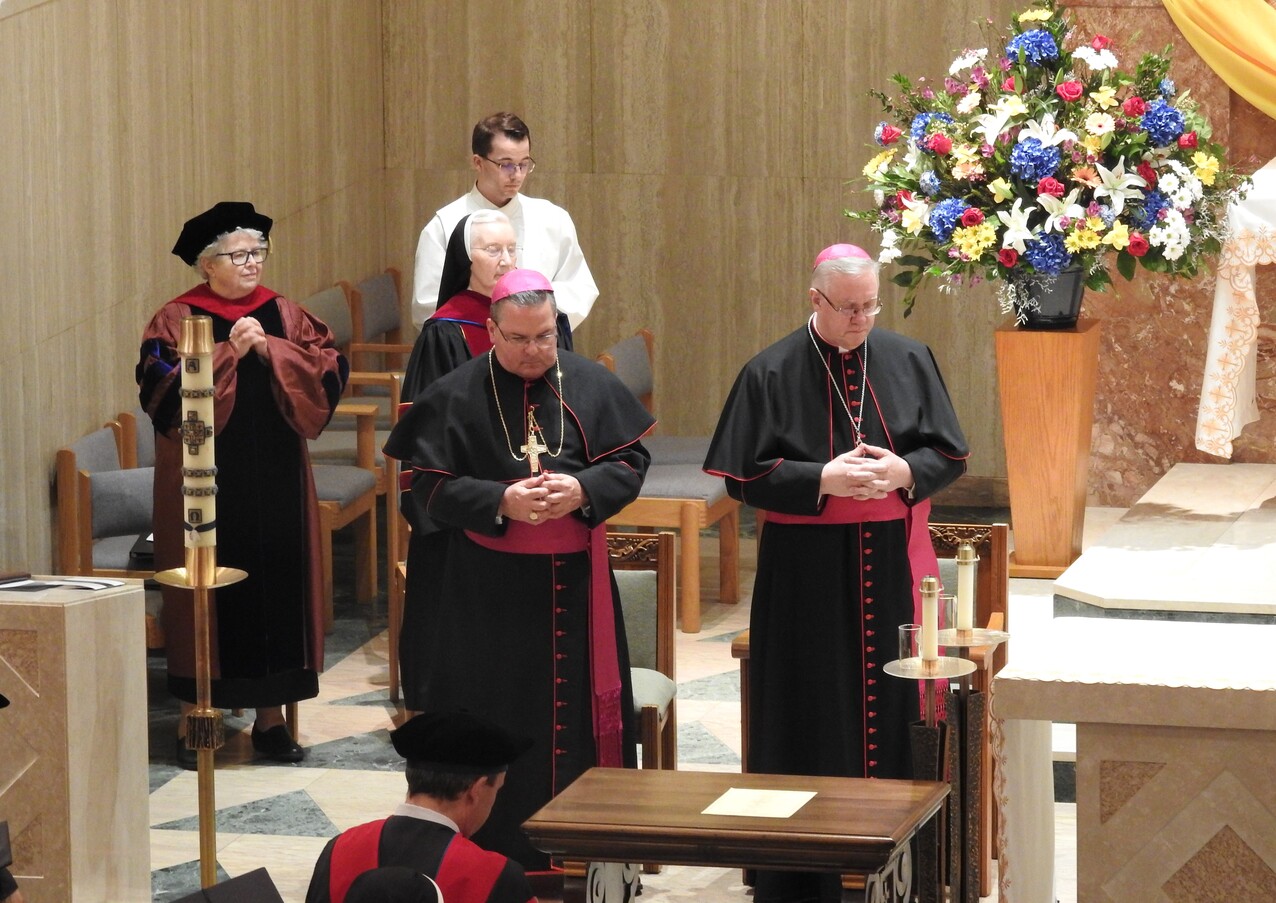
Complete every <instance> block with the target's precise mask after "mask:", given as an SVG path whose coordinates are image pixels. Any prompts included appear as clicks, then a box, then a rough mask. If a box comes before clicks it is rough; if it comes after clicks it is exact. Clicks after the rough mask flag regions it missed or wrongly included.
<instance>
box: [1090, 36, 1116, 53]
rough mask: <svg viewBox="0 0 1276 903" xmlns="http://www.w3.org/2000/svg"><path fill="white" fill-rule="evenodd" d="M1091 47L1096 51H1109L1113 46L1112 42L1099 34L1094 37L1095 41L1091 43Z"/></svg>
mask: <svg viewBox="0 0 1276 903" xmlns="http://www.w3.org/2000/svg"><path fill="white" fill-rule="evenodd" d="M1090 46H1091V47H1093V48H1094V49H1095V50H1107V49H1108V48H1109V47H1111V46H1112V42H1111V41H1109V40H1108V39H1107V38H1105V37H1104V36H1103V35H1101V34H1097V35H1095V36H1094V40H1093V41H1091V42H1090Z"/></svg>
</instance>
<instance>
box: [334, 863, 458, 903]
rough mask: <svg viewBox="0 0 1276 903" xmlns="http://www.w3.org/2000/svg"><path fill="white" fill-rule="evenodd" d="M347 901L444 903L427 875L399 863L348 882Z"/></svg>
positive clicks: (369, 902)
mask: <svg viewBox="0 0 1276 903" xmlns="http://www.w3.org/2000/svg"><path fill="white" fill-rule="evenodd" d="M346 903H444V900H443V895H442V894H441V893H440V892H439V886H438V885H437V884H435V883H434V879H433V878H431V877H430V876H429V875H422V874H421V873H420V872H418V871H417V870H416V869H410V868H406V867H405V866H401V865H391V866H385V867H383V868H379V869H372V871H369V872H364V873H363V874H362V875H360V876H359V877H358V878H355V879H354V883H353V884H351V885H350V893H348V894H346Z"/></svg>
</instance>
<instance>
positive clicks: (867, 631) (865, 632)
mask: <svg viewBox="0 0 1276 903" xmlns="http://www.w3.org/2000/svg"><path fill="white" fill-rule="evenodd" d="M873 633H874V631H872V630H865V631H864V635H865V636H872V635H873Z"/></svg>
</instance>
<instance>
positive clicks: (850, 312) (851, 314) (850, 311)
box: [811, 286, 882, 320]
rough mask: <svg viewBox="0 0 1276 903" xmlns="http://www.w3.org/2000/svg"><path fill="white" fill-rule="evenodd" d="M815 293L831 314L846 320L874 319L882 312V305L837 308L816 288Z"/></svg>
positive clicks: (847, 305)
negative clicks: (856, 318)
mask: <svg viewBox="0 0 1276 903" xmlns="http://www.w3.org/2000/svg"><path fill="white" fill-rule="evenodd" d="M811 288H815V286H811ZM815 292H816V294H818V295H819V296H820V297H821V298H823V299H824V303H825V304H827V305H828V306H829V308H830V309H831V310H832V311H833V313H835V314H841V315H842V316H843V317H846V319H848V320H850V319H854V318H855V317H865V318H868V317H875V316H877V315H878V314H880V313H881V312H882V305H880V304H874V305H873V306H872V307H851V306H850V305H849V304H846V305H843V306H842V307H838V306H837V305H836V304H834V303H833V302H832V301H830V300H829V296H828V295H826V294H824V293H823V292H822V291H820V290H819V289H818V288H816V289H815Z"/></svg>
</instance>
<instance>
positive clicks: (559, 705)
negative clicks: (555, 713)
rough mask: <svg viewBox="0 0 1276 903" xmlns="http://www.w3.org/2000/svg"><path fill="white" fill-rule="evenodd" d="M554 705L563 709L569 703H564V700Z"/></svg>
mask: <svg viewBox="0 0 1276 903" xmlns="http://www.w3.org/2000/svg"><path fill="white" fill-rule="evenodd" d="M554 705H556V706H558V707H559V708H560V709H561V708H562V707H563V706H565V705H567V703H565V702H563V700H561V699H560V700H558V701H557V702H555V703H554Z"/></svg>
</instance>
